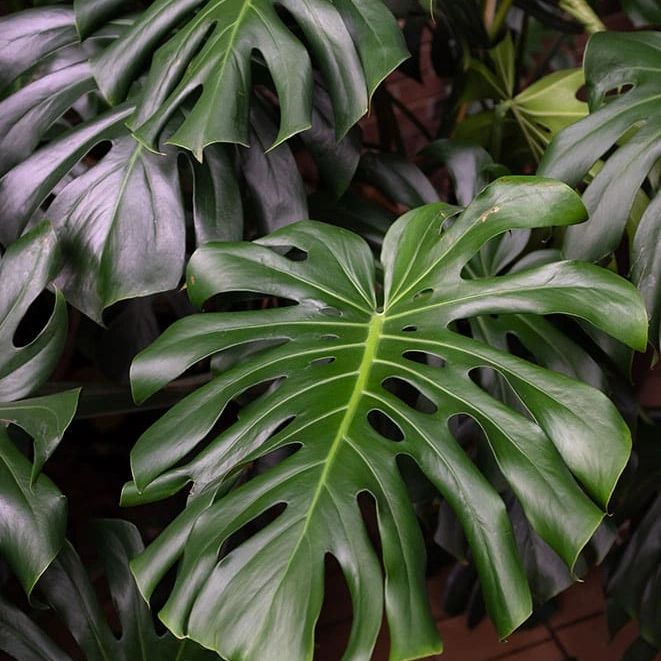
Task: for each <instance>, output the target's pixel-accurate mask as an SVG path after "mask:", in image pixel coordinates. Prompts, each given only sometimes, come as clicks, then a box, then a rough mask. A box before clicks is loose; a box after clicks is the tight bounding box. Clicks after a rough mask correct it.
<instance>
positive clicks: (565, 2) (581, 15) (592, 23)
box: [560, 0, 606, 34]
mask: <svg viewBox="0 0 661 661" xmlns="http://www.w3.org/2000/svg"><path fill="white" fill-rule="evenodd" d="M560 9H562V10H563V11H566V12H567V13H568V14H570V15H571V16H573V17H574V18H575V19H576V20H577V21H580V22H581V23H582V24H583V26H584V27H585V30H586V32H588V33H590V34H594V33H595V32H603V31H604V30H605V29H606V26H605V25H604V24H603V23H602V22H601V19H600V18H599V17H598V16H597V15H596V14H595V13H594V10H593V9H592V7H590V5H589V4H588V3H587V2H586V0H560Z"/></svg>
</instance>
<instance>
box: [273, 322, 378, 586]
mask: <svg viewBox="0 0 661 661" xmlns="http://www.w3.org/2000/svg"><path fill="white" fill-rule="evenodd" d="M384 319H385V316H384V314H383V313H380V312H375V313H374V314H373V315H372V318H371V319H370V322H369V324H368V326H367V336H366V338H365V350H364V352H363V357H362V359H361V361H360V365H359V367H358V371H357V373H356V374H357V376H356V382H355V384H354V387H353V390H352V391H351V395H350V396H349V401H348V404H347V407H346V411H345V413H344V416H343V417H342V422H341V423H340V425H339V427H338V428H337V432H336V433H335V437H334V438H333V442H332V443H331V445H330V448H329V450H328V455H327V457H326V460H325V461H324V467H323V469H322V471H321V475H320V476H319V482H318V484H317V488H316V489H315V492H314V495H313V496H312V500H311V502H310V507H309V508H308V511H307V514H306V516H305V523H304V524H303V529H302V530H301V534H300V536H299V538H298V540H297V542H296V546H295V547H294V549H293V550H292V553H291V554H290V556H289V562H288V563H287V567H286V568H285V571H284V572H283V574H282V576H283V577H284V576H286V575H287V572H288V571H289V567H290V565H291V563H292V560H293V558H294V557H296V554H297V552H298V549H299V547H300V545H301V542H302V541H303V540H304V539H305V538H306V536H307V531H308V528H309V526H310V522H311V520H312V515H313V513H314V511H315V509H316V507H317V504H318V502H319V498H320V497H321V494H322V493H323V491H324V489H326V483H327V481H328V476H329V474H330V472H331V469H332V467H333V464H334V463H335V460H336V459H337V456H338V453H339V449H340V447H341V445H342V442H343V441H344V440H345V439H346V436H347V432H348V431H349V429H350V427H351V424H352V423H353V420H354V418H355V416H356V412H357V410H358V406H359V404H360V401H361V399H362V397H363V395H364V394H365V390H366V387H367V383H368V381H369V377H370V373H371V371H372V365H373V364H374V363H375V361H376V354H377V350H378V347H379V341H380V340H381V333H382V329H383V322H384Z"/></svg>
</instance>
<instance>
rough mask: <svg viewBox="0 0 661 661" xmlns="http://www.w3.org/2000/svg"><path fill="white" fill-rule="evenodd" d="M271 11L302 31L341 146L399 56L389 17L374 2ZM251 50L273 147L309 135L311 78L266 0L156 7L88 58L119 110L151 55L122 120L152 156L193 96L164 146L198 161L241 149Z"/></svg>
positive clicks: (289, 4) (301, 49) (312, 2)
mask: <svg viewBox="0 0 661 661" xmlns="http://www.w3.org/2000/svg"><path fill="white" fill-rule="evenodd" d="M278 4H279V5H280V6H282V7H283V8H284V9H286V10H287V12H288V13H289V14H290V16H291V18H292V19H293V21H294V22H295V23H296V25H297V26H298V27H299V28H300V29H301V31H302V32H303V35H304V37H305V40H306V43H307V44H308V46H309V48H310V50H311V52H312V54H313V57H314V59H315V62H316V63H317V64H318V66H319V67H320V69H321V72H322V74H323V76H324V79H325V82H326V84H327V86H328V89H329V92H330V96H331V99H332V101H333V109H334V114H335V127H336V131H337V137H338V138H341V137H342V136H344V134H345V133H346V132H347V131H348V129H349V128H350V127H351V126H353V124H354V123H355V122H356V121H357V120H358V119H359V118H360V117H361V116H362V115H363V114H365V112H366V111H367V107H368V101H369V97H370V96H371V94H372V93H373V92H374V90H375V88H376V87H377V85H378V84H379V83H380V82H381V81H382V80H383V78H385V76H386V75H387V74H388V73H390V72H391V71H392V70H393V69H394V68H395V67H396V66H397V65H398V64H399V63H400V62H401V61H402V60H403V59H404V58H405V56H406V50H405V48H404V45H403V39H402V36H401V33H400V31H399V28H398V27H397V24H396V22H395V20H394V17H393V16H392V15H391V14H390V12H389V11H388V10H387V9H386V7H385V6H384V5H383V4H382V3H381V2H380V0H367V1H365V0H362V1H361V2H356V1H355V0H336V1H335V2H334V3H331V2H325V1H322V0H306V1H305V2H299V1H293V0H285V1H284V2H280V3H278ZM196 10H197V11H196ZM320 26H323V29H320ZM175 29H176V31H175V33H174V35H172V31H173V30H175ZM161 44H162V45H161ZM154 51H155V52H154ZM253 51H257V52H258V53H259V55H260V56H261V57H262V58H263V59H264V61H265V63H266V66H267V67H268V69H269V72H270V74H271V77H272V79H273V82H274V84H275V88H276V90H277V94H278V98H279V102H280V107H281V120H280V128H279V131H278V133H277V137H276V139H275V142H274V146H275V145H277V144H280V143H281V142H283V141H284V140H286V139H287V138H289V137H290V136H292V135H294V134H296V133H299V132H300V131H303V130H305V129H307V128H309V127H310V112H311V98H312V97H311V92H312V80H313V78H312V68H311V64H310V56H309V55H308V52H307V50H306V47H305V46H304V45H303V44H302V43H301V41H299V40H298V39H297V38H296V37H295V36H294V34H293V33H292V32H291V31H290V30H289V29H288V27H287V25H286V23H285V21H284V20H283V18H281V17H280V16H279V15H278V13H277V12H276V9H275V7H274V3H273V2H272V0H206V1H205V0H186V1H184V2H181V1H178V2H174V1H173V0H158V1H157V2H154V3H152V5H151V6H150V7H149V8H148V9H147V10H146V11H145V12H144V13H143V14H142V16H140V17H139V18H138V19H137V20H136V22H135V24H134V26H133V28H132V29H131V30H129V32H128V33H127V34H126V35H125V36H124V37H122V38H121V39H119V40H118V41H117V42H115V43H114V44H113V45H112V46H111V47H109V48H108V49H107V50H106V51H105V52H104V53H103V54H102V55H101V56H100V57H99V58H97V59H96V61H95V64H94V69H95V75H96V79H97V82H98V84H99V87H100V88H101V90H102V91H103V93H104V94H105V96H106V98H107V99H108V100H109V101H110V102H111V103H118V102H119V101H122V100H123V99H124V98H125V96H126V95H127V93H128V90H129V88H130V86H131V84H132V82H133V81H134V80H135V78H136V77H137V76H138V75H139V74H140V73H141V71H142V68H143V67H144V65H145V64H147V63H148V62H149V61H150V59H151V56H152V53H154V57H153V60H152V63H151V68H150V72H149V77H148V80H147V84H146V88H145V90H144V93H143V95H142V101H141V103H140V104H139V107H138V108H137V110H136V114H135V116H134V117H133V118H132V119H131V122H130V125H131V128H132V129H133V130H134V131H135V132H136V134H137V135H138V136H139V138H140V139H141V140H143V141H144V142H145V143H147V144H148V145H149V146H150V147H152V148H154V149H156V148H158V144H159V143H158V136H159V134H160V132H161V131H162V130H163V128H164V127H165V125H166V123H167V121H168V119H169V118H170V117H172V115H173V113H174V112H175V111H176V110H177V108H178V107H179V106H180V105H181V103H182V102H183V101H184V100H185V99H186V98H188V97H190V95H191V94H192V93H193V92H195V91H196V90H199V89H200V88H201V90H202V91H201V94H200V96H199V98H198V99H197V100H196V101H195V103H194V105H193V109H192V111H191V113H190V114H189V115H188V116H187V117H186V119H185V121H184V122H183V123H182V124H181V126H180V127H179V128H178V129H177V131H176V132H175V133H174V135H172V136H171V137H170V138H169V142H171V143H172V144H176V145H180V146H182V147H185V148H187V149H190V150H191V151H192V152H193V153H194V154H195V155H196V157H197V158H198V159H201V158H202V152H203V150H204V147H206V146H207V145H209V144H211V143H214V142H234V143H238V144H243V145H247V144H248V125H249V123H248V110H249V99H250V90H251V57H252V53H253Z"/></svg>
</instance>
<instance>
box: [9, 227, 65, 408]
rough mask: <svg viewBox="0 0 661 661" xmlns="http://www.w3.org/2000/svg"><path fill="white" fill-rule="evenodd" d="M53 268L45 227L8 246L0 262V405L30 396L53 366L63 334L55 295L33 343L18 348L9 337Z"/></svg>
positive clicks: (51, 236)
mask: <svg viewBox="0 0 661 661" xmlns="http://www.w3.org/2000/svg"><path fill="white" fill-rule="evenodd" d="M58 267H59V254H58V251H57V243H56V238H55V233H54V232H53V229H52V228H51V226H50V224H49V223H47V222H43V223H41V224H40V225H38V226H37V227H35V229H34V230H32V231H31V232H29V233H28V234H26V235H25V236H24V237H22V238H21V239H19V240H18V241H17V242H16V243H14V244H13V245H12V246H10V247H9V249H8V250H7V251H6V252H5V254H4V255H3V257H2V260H1V261H0V282H2V287H0V346H2V351H0V402H8V401H12V400H16V399H20V398H21V397H25V396H26V395H28V394H29V393H31V392H33V391H34V390H35V389H37V388H38V387H39V386H40V385H41V384H43V383H44V381H45V380H46V379H47V378H48V377H49V376H50V373H51V371H52V370H53V368H54V367H55V364H56V363H57V360H58V358H59V355H60V351H61V350H62V347H63V345H64V341H65V339H66V334H67V312H66V304H65V302H64V298H63V297H62V295H61V294H60V293H59V292H57V293H56V295H55V307H54V309H53V313H52V315H51V317H50V319H49V320H48V321H47V323H46V325H45V326H44V328H43V330H42V331H41V332H40V333H39V334H38V335H37V337H35V338H34V340H32V341H31V342H30V343H29V344H27V345H25V346H21V347H17V346H16V345H15V344H14V336H15V334H16V330H17V329H18V326H19V324H20V323H21V320H22V319H23V316H24V315H25V313H26V312H27V310H28V308H29V307H30V305H31V304H32V303H33V302H34V300H35V299H36V298H37V296H39V294H40V293H41V292H42V291H43V289H44V288H45V287H46V285H47V284H48V283H49V282H50V281H51V279H52V278H53V276H54V275H55V273H56V272H57V268H58Z"/></svg>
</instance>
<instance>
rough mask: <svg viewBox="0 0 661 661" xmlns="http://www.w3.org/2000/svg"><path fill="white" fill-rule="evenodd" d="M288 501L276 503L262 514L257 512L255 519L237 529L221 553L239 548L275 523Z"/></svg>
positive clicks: (222, 555)
mask: <svg viewBox="0 0 661 661" xmlns="http://www.w3.org/2000/svg"><path fill="white" fill-rule="evenodd" d="M286 509H287V503H275V505H272V506H271V507H269V508H268V509H266V510H264V511H263V512H261V513H260V514H257V515H256V516H255V517H254V518H253V519H251V520H250V521H248V522H247V523H245V524H244V525H242V526H241V527H240V528H239V529H238V530H235V531H234V532H233V533H232V534H231V535H230V536H229V537H228V538H227V539H226V540H225V542H224V543H223V545H222V546H221V549H220V553H219V555H220V556H221V557H224V556H226V555H228V554H229V553H231V552H232V551H234V550H235V549H237V548H238V547H239V546H241V544H243V543H244V542H245V541H247V540H249V539H250V538H251V537H254V536H255V535H257V534H258V533H259V532H261V531H262V530H264V528H266V527H267V526H268V525H269V524H271V523H273V521H275V520H276V519H277V518H278V517H279V516H280V515H281V514H282V513H283V512H284V511H285V510H286Z"/></svg>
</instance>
